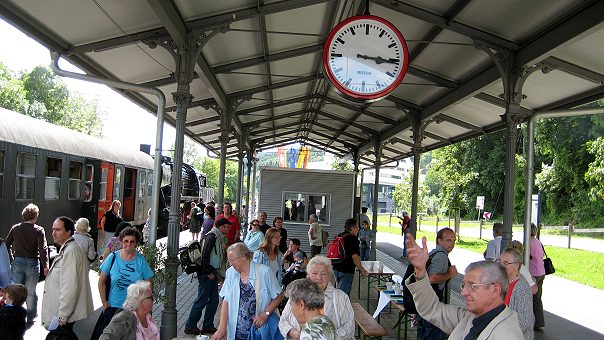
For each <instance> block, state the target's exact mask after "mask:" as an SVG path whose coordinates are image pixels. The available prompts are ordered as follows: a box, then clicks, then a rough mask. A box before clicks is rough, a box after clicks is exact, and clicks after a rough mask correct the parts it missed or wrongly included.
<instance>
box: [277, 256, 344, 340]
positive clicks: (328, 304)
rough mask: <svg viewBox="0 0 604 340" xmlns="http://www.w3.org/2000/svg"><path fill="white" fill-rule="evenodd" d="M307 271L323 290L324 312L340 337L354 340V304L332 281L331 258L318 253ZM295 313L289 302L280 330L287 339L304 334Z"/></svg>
mask: <svg viewBox="0 0 604 340" xmlns="http://www.w3.org/2000/svg"><path fill="white" fill-rule="evenodd" d="M306 272H307V277H308V279H310V280H311V281H313V282H315V283H316V284H317V285H318V286H319V288H321V290H322V291H323V303H324V306H323V314H324V315H326V316H327V317H329V319H330V320H331V321H333V324H334V326H335V328H336V334H337V336H338V339H341V340H352V339H353V338H354V327H355V323H354V313H353V311H352V304H351V303H350V298H349V297H348V295H346V293H344V292H343V291H341V290H339V289H337V288H335V287H334V286H333V284H332V283H331V280H332V279H333V277H334V276H333V268H332V267H331V260H329V259H328V258H326V257H325V256H321V255H317V256H315V257H313V258H312V259H310V261H309V262H308V266H306ZM296 281H298V280H296ZM296 281H294V282H296ZM290 284H293V282H292V283H290ZM288 288H289V286H288ZM295 315H296V314H295V312H294V310H293V308H292V306H291V304H289V303H288V304H287V305H286V306H285V309H284V310H283V313H282V314H281V319H280V320H279V330H280V331H281V334H282V335H283V336H284V337H285V338H286V339H299V338H300V337H301V335H302V327H301V326H300V323H299V322H298V320H297V318H296V316H295Z"/></svg>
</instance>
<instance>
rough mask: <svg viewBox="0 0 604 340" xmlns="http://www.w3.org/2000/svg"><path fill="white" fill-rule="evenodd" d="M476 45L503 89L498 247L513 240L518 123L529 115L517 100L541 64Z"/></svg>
mask: <svg viewBox="0 0 604 340" xmlns="http://www.w3.org/2000/svg"><path fill="white" fill-rule="evenodd" d="M474 45H475V46H476V48H478V49H481V50H483V51H484V52H486V53H487V54H488V55H489V57H491V59H492V60H493V62H494V63H495V65H496V66H497V70H498V71H499V74H500V75H501V80H502V83H503V93H502V94H500V97H501V98H502V99H503V100H504V101H505V105H506V108H505V113H504V114H503V115H502V119H503V120H504V121H505V123H506V139H507V150H506V156H505V182H504V188H503V192H504V201H503V237H502V240H501V250H503V249H505V247H506V246H507V245H508V244H509V243H510V242H511V241H512V224H513V220H514V181H515V177H516V144H517V142H516V139H517V137H518V125H519V124H521V123H522V122H523V121H525V120H526V119H527V118H528V115H527V114H525V113H523V110H522V107H521V105H520V103H521V102H522V99H524V97H525V96H524V95H523V94H522V87H523V85H524V82H525V81H526V78H527V77H528V76H529V75H530V74H531V73H532V72H534V71H536V70H537V69H540V67H539V68H538V67H535V66H533V67H518V66H517V65H516V62H515V56H514V53H513V52H512V51H511V50H509V49H506V48H503V47H501V46H497V45H494V44H491V43H487V42H484V41H481V40H475V41H474Z"/></svg>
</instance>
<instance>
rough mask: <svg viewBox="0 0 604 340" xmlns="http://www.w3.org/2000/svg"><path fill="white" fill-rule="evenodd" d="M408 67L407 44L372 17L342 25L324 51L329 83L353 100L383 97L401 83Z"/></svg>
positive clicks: (334, 30) (391, 28)
mask: <svg viewBox="0 0 604 340" xmlns="http://www.w3.org/2000/svg"><path fill="white" fill-rule="evenodd" d="M407 64H408V50H407V44H406V43H405V39H404V38H403V36H402V35H401V33H400V32H399V31H398V29H396V27H394V26H393V25H392V24H391V23H389V22H388V21H386V20H385V19H383V18H380V17H376V16H372V15H361V16H355V17H351V18H348V19H346V20H344V21H342V22H341V23H340V24H338V26H336V27H335V28H334V29H333V30H332V31H331V33H330V34H329V37H328V38H327V41H326V42H325V47H324V48H323V66H324V68H325V71H326V74H327V77H328V79H329V80H330V81H331V83H332V84H333V85H334V86H335V87H336V89H337V90H338V91H339V92H340V93H342V94H344V95H345V96H346V97H349V98H351V99H353V100H360V101H374V100H378V99H380V98H383V97H385V96H386V95H388V94H389V93H390V92H392V91H393V90H394V89H395V88H396V87H397V86H398V85H399V84H400V83H401V81H402V80H403V77H404V76H405V73H406V72H407Z"/></svg>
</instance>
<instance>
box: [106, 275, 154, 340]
mask: <svg viewBox="0 0 604 340" xmlns="http://www.w3.org/2000/svg"><path fill="white" fill-rule="evenodd" d="M152 310H153V291H152V289H151V283H149V282H148V281H137V282H135V283H133V284H131V285H130V286H129V287H128V294H127V295H126V300H125V301H124V304H123V306H122V309H120V310H119V311H118V312H117V313H116V314H115V316H114V317H113V319H111V322H110V323H109V325H108V326H107V327H106V328H105V330H104V331H103V334H102V335H101V338H100V339H101V340H131V339H137V340H139V339H140V340H159V327H157V324H156V323H155V321H154V320H153V318H152V317H151V311H152Z"/></svg>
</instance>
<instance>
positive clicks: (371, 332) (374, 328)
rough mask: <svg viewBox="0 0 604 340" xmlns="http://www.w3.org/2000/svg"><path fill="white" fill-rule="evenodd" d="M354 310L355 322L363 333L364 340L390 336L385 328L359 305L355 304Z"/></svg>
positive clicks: (353, 305)
mask: <svg viewBox="0 0 604 340" xmlns="http://www.w3.org/2000/svg"><path fill="white" fill-rule="evenodd" d="M352 310H353V311H354V321H355V322H356V324H357V328H358V329H359V330H360V331H362V332H363V338H364V339H381V338H382V337H383V336H386V335H388V332H387V331H386V330H385V329H384V327H382V325H380V324H379V323H378V322H377V321H375V319H374V318H372V317H371V315H369V313H367V311H366V310H365V308H363V306H361V305H360V304H359V303H356V302H355V303H353V304H352ZM360 331H359V335H360Z"/></svg>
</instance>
